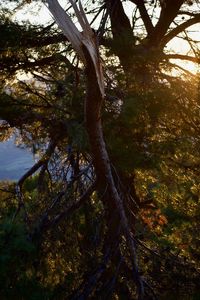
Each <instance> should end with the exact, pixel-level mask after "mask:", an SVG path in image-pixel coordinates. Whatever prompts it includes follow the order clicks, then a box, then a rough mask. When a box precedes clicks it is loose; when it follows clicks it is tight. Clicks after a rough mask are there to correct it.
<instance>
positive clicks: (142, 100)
mask: <svg viewBox="0 0 200 300" xmlns="http://www.w3.org/2000/svg"><path fill="white" fill-rule="evenodd" d="M69 2H70V4H71V6H72V8H73V12H74V13H75V16H76V17H77V19H78V22H79V24H80V25H81V27H82V29H83V32H82V33H80V32H79V30H78V29H77V28H76V27H75V25H74V22H73V21H72V20H73V16H71V15H70V14H71V10H69V9H68V10H69V12H67V13H65V11H64V10H63V9H62V7H61V6H60V5H59V4H58V2H57V1H50V0H49V1H47V3H48V5H49V9H50V10H51V12H52V14H53V16H54V18H55V20H56V22H57V23H58V25H59V26H60V28H61V29H62V31H63V33H60V32H59V31H58V30H57V27H56V26H55V24H54V23H52V24H50V25H48V26H46V27H41V26H36V25H29V24H26V25H22V24H20V25H19V24H16V23H14V22H13V21H12V20H11V18H9V10H8V9H7V11H6V14H5V16H4V18H3V19H2V25H1V28H2V30H1V34H2V41H3V48H2V55H1V65H2V75H1V76H2V78H3V79H4V83H3V84H2V93H1V106H2V110H1V118H3V119H4V120H6V121H7V122H8V124H10V126H11V127H17V128H20V129H21V132H22V136H23V140H24V141H25V142H26V143H27V145H30V144H33V145H34V147H35V148H39V151H40V152H41V153H42V154H41V158H40V160H39V161H38V162H37V163H36V164H35V165H34V166H33V167H32V168H31V169H30V170H29V171H28V172H27V173H26V174H24V176H23V177H22V178H21V179H20V180H19V182H18V183H17V189H16V196H17V199H18V206H17V210H16V217H15V218H17V217H18V216H19V213H22V212H23V214H24V219H25V223H26V225H27V229H28V232H29V236H30V237H31V239H32V240H33V241H35V240H37V243H39V246H38V247H39V248H41V249H45V250H44V252H45V251H47V249H48V246H47V243H50V244H51V243H52V241H53V239H52V236H51V234H52V232H53V231H54V230H55V228H56V230H58V231H59V234H60V233H62V235H63V236H65V232H64V227H63V226H64V225H63V224H66V222H69V221H67V219H68V218H69V217H70V220H72V221H71V222H72V223H71V224H70V225H71V228H72V229H73V230H72V231H73V233H71V235H72V236H74V234H75V232H76V233H77V235H78V236H79V235H83V236H84V237H83V238H81V239H80V240H79V241H78V242H77V244H76V247H74V249H75V248H76V249H79V252H80V253H81V254H82V255H83V257H82V258H81V257H80V256H79V262H76V263H77V266H78V267H77V269H79V271H80V267H81V263H80V261H82V262H84V261H86V262H87V263H88V259H89V257H90V254H87V251H88V252H91V253H92V254H93V255H94V256H95V259H94V260H95V262H96V263H95V266H93V267H92V268H90V266H89V265H87V270H86V272H85V274H84V272H83V271H81V272H80V273H78V272H77V271H74V274H76V278H78V279H79V280H80V282H82V284H81V285H80V286H77V284H74V283H73V285H72V287H71V289H72V290H73V295H72V294H71V295H70V296H69V294H70V292H69V294H68V297H70V299H79V298H80V299H82V298H84V299H88V298H90V297H98V298H100V297H103V299H104V298H105V299H110V298H111V297H112V295H113V296H118V297H121V298H122V297H123V294H125V295H126V296H125V297H126V298H127V299H134V297H136V294H137V295H138V299H146V298H147V297H149V298H151V299H154V298H155V294H154V291H153V289H152V286H151V285H150V284H149V282H151V281H153V282H154V284H153V285H155V290H156V291H157V292H158V293H159V289H160V288H163V287H165V286H166V285H168V286H169V289H170V284H172V282H171V283H170V279H166V277H165V276H164V275H163V271H162V268H163V265H164V267H165V269H167V266H168V265H169V264H171V266H172V269H173V272H174V273H173V274H177V272H179V275H180V274H182V272H183V271H182V269H181V268H182V266H183V267H185V263H183V262H182V257H180V258H179V256H178V255H177V254H176V253H177V251H178V249H179V248H180V247H178V246H177V245H176V241H175V243H174V241H173V237H172V235H171V236H170V237H171V240H170V237H168V240H167V239H164V235H166V233H164V231H165V228H164V226H165V225H166V224H167V223H168V219H170V217H172V215H173V214H175V213H177V210H178V211H179V218H180V219H181V218H183V216H184V217H186V212H181V213H180V210H181V209H180V207H178V208H177V204H173V201H174V199H176V197H177V198H178V197H180V195H181V197H183V199H184V205H185V207H187V205H188V200H190V201H191V199H192V201H193V200H194V201H195V199H194V198H195V197H198V188H197V186H198V179H197V175H196V174H195V172H196V169H195V166H196V165H198V159H197V157H198V154H197V153H196V152H195V153H194V151H193V147H194V145H198V144H199V139H198V138H196V135H195V134H194V130H193V129H194V128H195V130H196V129H197V128H199V124H198V114H199V111H198V105H199V104H198V98H197V97H196V85H197V83H196V79H195V78H194V76H193V75H192V74H190V72H189V71H187V70H184V69H183V67H182V66H180V65H175V64H172V63H171V61H170V59H178V60H180V59H181V60H186V61H191V62H198V43H196V42H195V40H194V39H192V38H191V37H190V36H189V32H188V28H189V27H190V26H192V25H195V24H197V23H198V22H199V20H200V19H199V13H198V6H199V3H198V1H197V2H192V1H175V2H174V1H171V0H168V1H146V2H144V1H129V2H130V3H129V5H132V6H130V7H131V8H132V9H133V12H134V14H133V20H132V24H131V22H130V19H129V18H128V16H127V15H126V13H125V10H124V6H123V3H122V2H121V1H120V0H115V1H113V0H110V1H103V2H102V1H99V2H98V3H95V4H93V3H91V7H92V9H91V13H92V14H93V15H94V14H96V17H98V16H100V17H101V22H100V23H99V24H100V25H99V28H98V30H97V31H96V32H93V31H92V29H91V26H90V24H89V23H88V21H87V18H86V15H85V12H84V9H83V8H82V6H81V5H80V6H79V7H78V6H77V5H76V4H75V3H74V2H73V1H69ZM131 3H132V4H131ZM21 4H22V3H21ZM23 4H24V3H23ZM25 5H26V4H25ZM8 7H9V6H8ZM188 7H191V9H189V11H188ZM68 10H67V11H68ZM10 16H11V13H10ZM183 17H184V18H183ZM156 19H157V20H156ZM141 22H142V25H141ZM109 26H110V28H109ZM140 27H141V28H140ZM14 33H15V35H17V37H18V40H16V39H13V35H14ZM179 35H180V37H181V38H183V39H184V40H185V42H187V43H189V45H190V48H191V51H192V52H193V54H189V55H186V54H179V53H175V54H174V53H167V52H166V50H165V47H166V45H167V44H168V43H169V42H170V41H171V40H172V39H173V38H175V37H177V36H179ZM68 42H70V43H71V44H72V47H73V49H74V50H75V52H76V54H78V57H76V56H75V58H74V59H72V57H73V55H74V54H73V53H74V52H73V50H72V49H71V46H70V44H69V43H68ZM66 44H67V46H66ZM99 44H100V45H101V47H100V53H101V57H102V59H103V60H104V71H103V72H102V70H101V64H102V62H101V58H100V54H99ZM16 49H18V51H17V54H16ZM79 58H80V59H81V60H82V62H83V63H84V64H85V66H86V72H85V73H84V68H83V65H82V64H81V62H79ZM117 58H118V61H117ZM174 68H178V69H179V70H181V72H182V73H183V75H182V77H181V78H177V77H176V73H174V74H173V70H174ZM19 71H23V72H27V71H28V72H30V73H31V75H32V76H31V80H30V81H29V82H27V81H22V80H21V81H20V80H19ZM104 74H105V77H103V75H104ZM184 74H187V76H189V79H188V78H185V77H184ZM188 74H189V75H188ZM16 76H18V77H17V78H18V81H17V83H16V82H15V81H14V80H13V79H14V78H16ZM192 81H193V82H192ZM104 85H105V87H104ZM84 86H86V90H87V94H86V95H85V93H84V90H85V87H84ZM194 89H195V90H194ZM190 97H191V98H192V100H189V99H190ZM83 99H85V100H83ZM83 107H84V108H83ZM29 108H31V111H30V109H29ZM171 108H173V110H171ZM102 119H103V121H104V132H105V138H104V137H103V132H102ZM177 120H178V124H176V123H177ZM119 133H120V134H119ZM113 137H114V138H113ZM105 140H106V141H107V142H106V143H105ZM47 143H48V147H47V146H46V144H47ZM66 144H67V145H68V148H67V150H66ZM106 144H107V146H106ZM66 152H67V154H66ZM191 157H192V165H191V162H190V160H191ZM184 160H185V161H184ZM185 162H186V165H188V162H190V166H189V168H190V169H191V170H190V173H189V174H188V175H187V176H188V178H189V181H191V183H190V184H189V185H188V187H186V186H185V185H184V184H185V181H186V179H185V181H184V180H183V178H182V176H183V173H182V172H183V170H185ZM37 170H39V173H38V175H37V183H36V185H35V186H34V188H33V189H31V198H32V201H33V202H34V201H35V204H34V207H35V211H34V210H33V209H32V208H31V206H32V204H28V203H26V202H27V199H28V198H27V197H28V196H29V197H30V195H26V189H24V185H25V183H26V181H27V179H28V178H29V177H30V176H31V175H33V174H34V173H35V172H36V171H37ZM170 176H171V178H172V176H173V178H176V181H175V182H174V184H172V183H171V182H170V180H169V178H170ZM188 178H187V181H188ZM181 181H183V182H181ZM195 187H196V190H195ZM192 188H193V191H194V190H195V192H194V193H193V192H192V195H191V194H189V196H188V192H190V191H191V189H192ZM179 189H180V190H181V192H179ZM162 190H163V191H164V192H163V195H160V193H161V191H162ZM167 194H169V195H170V196H168V195H167ZM166 197H168V199H167V198H166ZM188 197H189V198H188ZM166 199H167V201H166ZM166 202H168V203H166ZM175 202H176V201H175ZM36 203H37V204H38V207H37V209H36ZM172 204H173V205H172ZM197 207H198V204H197ZM197 207H196V206H195V208H194V209H193V210H192V213H191V215H190V216H189V215H188V216H187V217H188V218H189V217H192V214H193V213H194V210H196V209H197ZM78 209H79V214H78V216H77V218H78V223H79V224H80V225H81V220H82V219H83V218H84V221H82V222H83V223H84V226H83V227H84V231H85V232H84V233H82V232H81V229H80V228H77V229H74V228H73V226H74V221H76V219H73V218H74V217H73V216H72V214H76V213H75V212H76V211H77V210H78ZM170 209H171V210H170ZM99 216H101V218H102V220H101V221H100V220H99ZM176 216H177V215H176ZM167 218H168V219H167ZM61 221H62V223H61ZM94 221H95V222H96V226H95V230H96V231H97V232H96V233H95V234H94V229H92V222H94ZM173 222H174V219H173V218H172V225H171V226H172V227H173V228H175V227H176V225H174V224H173ZM60 224H62V225H63V226H61V225H60ZM97 224H98V225H97ZM144 224H146V225H145V226H147V228H148V230H147V231H148V233H147V234H146V235H145V234H144V232H143V229H142V228H144ZM170 224H171V223H170ZM198 226H199V224H198V221H197V223H196V227H197V228H198ZM100 227H101V230H100V229H99V228H100ZM97 228H98V229H97ZM168 230H170V226H168ZM69 232H70V230H69ZM45 233H46V234H47V238H46V239H45V237H44V236H45ZM150 233H151V234H150ZM149 234H150V235H149ZM152 235H153V236H154V235H156V236H157V240H156V242H157V243H158V245H160V246H159V247H160V248H158V249H160V254H158V253H157V251H153V250H152V249H151V247H152V246H153V245H154V242H155V241H154V239H153V236H152ZM162 235H163V236H162ZM142 236H143V237H142ZM148 236H149V238H148V239H147V237H148ZM91 238H92V239H95V240H97V241H98V242H97V241H96V242H94V241H93V242H91V241H90V242H89V240H90V239H91ZM38 240H39V242H38ZM59 240H60V239H59ZM146 240H147V245H146V244H145V241H146ZM65 242H66V241H65ZM45 243H46V245H45ZM166 243H167V245H166ZM173 243H174V244H175V246H174V245H173ZM194 244H195V243H194ZM44 245H45V246H44ZM45 247H46V248H45ZM167 247H169V248H167ZM173 247H174V248H173ZM87 249H88V250H87ZM163 249H164V250H163ZM166 249H169V250H170V253H168V257H166V255H165V251H167V250H166ZM140 250H143V252H144V253H145V254H144V255H141V257H140V259H141V263H140V265H141V268H142V269H143V270H144V271H143V272H144V274H145V276H141V272H140V270H139V269H138V259H137V252H138V251H140ZM158 251H159V250H158ZM163 251H164V254H163ZM195 251H196V246H194V247H193V252H195ZM47 252H48V251H47ZM190 252H191V251H190V250H188V251H187V255H188V257H190V255H189V254H188V253H190ZM49 253H50V252H49ZM51 255H52V256H53V255H55V253H53V254H52V253H51ZM65 255H66V254H65ZM152 255H155V256H157V255H158V256H159V259H158V261H157V264H156V265H155V264H154V263H153V259H152ZM174 257H175V258H176V263H174ZM145 259H148V261H150V262H149V263H148V266H149V269H150V271H149V270H147V269H146V268H145ZM41 261H43V258H41ZM69 261H72V258H69ZM188 268H193V266H192V265H191V263H188ZM191 272H192V271H191ZM193 273H194V274H197V273H196V271H194V272H193ZM157 274H160V275H161V279H159V278H158V277H157ZM160 275H159V276H160ZM195 276H196V275H195ZM195 276H194V280H193V277H192V280H193V281H194V282H195V280H196V277H195ZM183 277H184V276H183ZM146 278H147V279H148V281H147V280H146ZM159 280H160V282H159ZM187 280H189V279H188V278H187ZM155 282H156V284H155ZM135 287H137V289H135ZM165 289H166V290H167V288H166V287H165ZM81 297H82V298H81ZM121 298H120V299H121Z"/></svg>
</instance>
